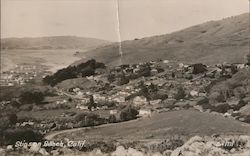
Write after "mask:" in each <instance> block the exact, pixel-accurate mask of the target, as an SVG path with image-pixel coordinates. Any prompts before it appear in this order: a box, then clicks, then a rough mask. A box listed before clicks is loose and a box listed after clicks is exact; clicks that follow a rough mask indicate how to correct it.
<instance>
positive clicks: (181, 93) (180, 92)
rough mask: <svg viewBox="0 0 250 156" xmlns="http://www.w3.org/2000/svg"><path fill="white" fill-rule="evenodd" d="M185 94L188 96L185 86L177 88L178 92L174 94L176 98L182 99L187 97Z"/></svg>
mask: <svg viewBox="0 0 250 156" xmlns="http://www.w3.org/2000/svg"><path fill="white" fill-rule="evenodd" d="M185 96H186V93H185V90H184V88H183V87H179V88H178V89H177V93H176V94H175V95H174V98H175V99H176V100H180V99H183V98H185Z"/></svg>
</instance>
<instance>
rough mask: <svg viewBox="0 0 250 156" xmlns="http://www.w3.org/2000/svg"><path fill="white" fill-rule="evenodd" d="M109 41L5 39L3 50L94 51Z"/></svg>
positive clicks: (50, 38)
mask: <svg viewBox="0 0 250 156" xmlns="http://www.w3.org/2000/svg"><path fill="white" fill-rule="evenodd" d="M106 44H109V42H108V41H105V40H100V39H94V38H83V37H76V36H52V37H36V38H31V37H27V38H4V39H1V49H94V48H96V47H99V46H104V45H106Z"/></svg>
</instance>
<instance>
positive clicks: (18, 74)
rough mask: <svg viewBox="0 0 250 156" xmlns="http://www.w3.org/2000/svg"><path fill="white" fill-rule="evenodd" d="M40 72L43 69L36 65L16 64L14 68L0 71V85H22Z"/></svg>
mask: <svg viewBox="0 0 250 156" xmlns="http://www.w3.org/2000/svg"><path fill="white" fill-rule="evenodd" d="M42 72H43V71H42V70H41V69H39V68H38V67H36V66H32V65H20V66H17V65H16V67H15V68H14V69H12V70H9V71H3V72H2V73H1V78H0V86H14V85H24V84H26V83H28V82H29V81H31V80H33V79H34V78H36V77H37V76H38V74H40V73H42ZM43 74H44V73H43Z"/></svg>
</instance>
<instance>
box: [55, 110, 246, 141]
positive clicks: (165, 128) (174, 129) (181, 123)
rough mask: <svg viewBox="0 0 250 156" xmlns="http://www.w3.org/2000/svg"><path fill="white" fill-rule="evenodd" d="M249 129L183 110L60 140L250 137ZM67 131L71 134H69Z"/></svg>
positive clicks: (216, 117) (76, 133)
mask: <svg viewBox="0 0 250 156" xmlns="http://www.w3.org/2000/svg"><path fill="white" fill-rule="evenodd" d="M249 130H250V127H249V126H247V125H246V124H245V125H244V124H243V123H241V122H239V121H235V120H233V119H228V118H224V117H223V116H221V115H213V114H211V113H201V112H198V111H193V110H181V111H172V112H165V113H160V114H155V115H153V116H152V117H150V118H144V119H140V120H137V121H136V120H135V121H129V122H125V123H117V124H113V125H107V126H105V125H103V126H100V127H96V128H91V129H82V130H77V131H74V132H73V131H72V130H66V131H65V133H64V134H60V135H59V136H57V138H64V137H66V138H69V139H75V140H80V139H82V138H84V139H88V140H91V139H94V138H95V139H125V140H126V139H129V140H137V141H138V140H144V139H164V138H167V137H169V136H173V135H183V136H194V135H200V136H203V135H204V136H206V135H213V134H249V132H250V131H249ZM67 131H68V133H67Z"/></svg>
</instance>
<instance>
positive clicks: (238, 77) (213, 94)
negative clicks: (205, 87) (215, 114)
mask: <svg viewBox="0 0 250 156" xmlns="http://www.w3.org/2000/svg"><path fill="white" fill-rule="evenodd" d="M249 81H250V71H249V70H248V69H245V70H241V71H239V72H237V73H236V74H234V75H233V77H232V78H230V79H227V80H226V81H222V82H218V83H216V84H214V86H212V87H211V89H210V94H209V101H210V103H211V104H213V103H218V102H226V101H227V100H228V99H229V98H231V97H233V96H234V97H236V98H238V99H243V98H244V97H245V96H246V95H247V94H250V92H249V88H250V83H249Z"/></svg>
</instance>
